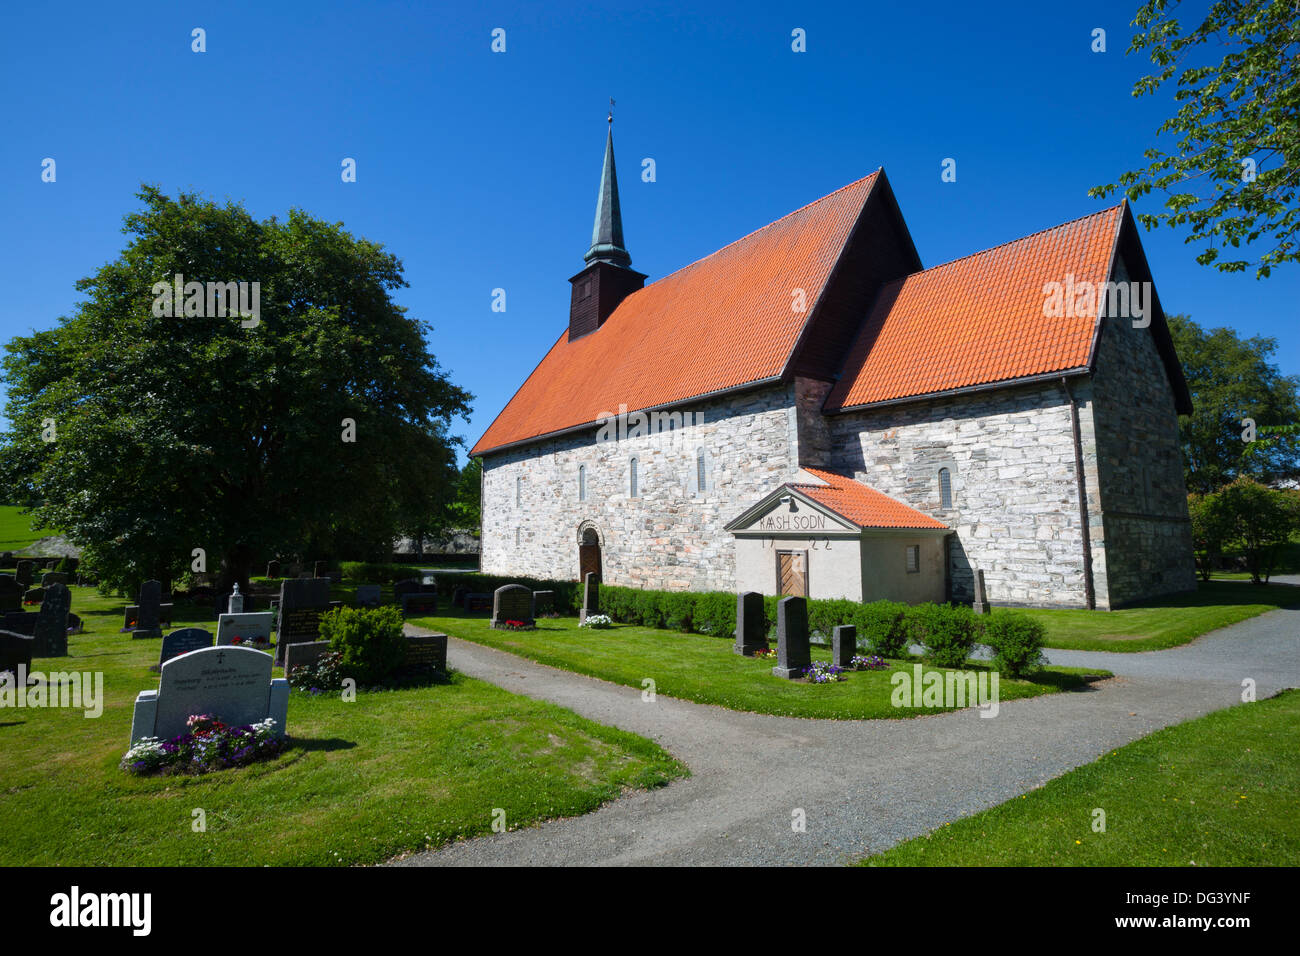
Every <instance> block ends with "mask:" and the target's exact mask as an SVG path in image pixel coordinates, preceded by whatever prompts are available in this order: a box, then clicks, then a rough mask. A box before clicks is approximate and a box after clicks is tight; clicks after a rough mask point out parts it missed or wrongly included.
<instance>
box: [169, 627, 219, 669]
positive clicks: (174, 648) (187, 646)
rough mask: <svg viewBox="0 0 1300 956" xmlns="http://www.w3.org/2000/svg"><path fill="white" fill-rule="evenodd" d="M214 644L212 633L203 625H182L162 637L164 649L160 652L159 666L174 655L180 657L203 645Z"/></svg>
mask: <svg viewBox="0 0 1300 956" xmlns="http://www.w3.org/2000/svg"><path fill="white" fill-rule="evenodd" d="M211 646H212V633H211V632H210V631H205V630H203V628H201V627H182V628H181V629H180V630H179V631H172V632H171V633H170V634H166V635H164V636H163V639H162V650H161V651H160V652H159V654H158V666H159V667H161V666H162V665H163V664H166V663H167V662H168V661H169V660H171V659H172V658H173V657H180V656H181V655H182V654H188V653H189V652H190V651H197V650H198V649H199V648H201V647H211Z"/></svg>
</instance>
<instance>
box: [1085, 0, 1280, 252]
mask: <svg viewBox="0 0 1300 956" xmlns="http://www.w3.org/2000/svg"><path fill="white" fill-rule="evenodd" d="M1179 5H1180V4H1179V2H1178V0H1172V2H1171V0H1148V2H1147V3H1144V4H1143V5H1142V6H1141V7H1140V8H1138V11H1137V14H1136V16H1135V17H1134V20H1133V26H1134V27H1136V28H1137V29H1138V30H1139V31H1140V32H1138V33H1137V34H1136V35H1135V36H1134V37H1133V40H1132V42H1131V44H1130V45H1129V48H1128V51H1127V52H1129V53H1136V52H1143V51H1144V52H1145V53H1146V54H1147V55H1148V56H1149V57H1150V60H1151V62H1152V63H1153V64H1154V65H1155V67H1156V72H1155V73H1153V74H1150V75H1147V76H1143V77H1142V78H1141V79H1139V80H1138V81H1137V83H1136V84H1135V85H1134V87H1133V95H1134V96H1137V97H1140V96H1145V95H1149V94H1154V93H1155V92H1156V91H1157V90H1159V89H1160V88H1161V87H1162V86H1164V85H1165V84H1171V85H1172V86H1173V87H1174V94H1173V95H1174V99H1175V101H1176V102H1177V103H1178V104H1179V106H1178V109H1177V110H1176V112H1175V113H1174V115H1173V116H1171V117H1169V118H1168V119H1167V120H1165V121H1164V122H1163V123H1162V124H1161V125H1160V127H1159V128H1158V129H1157V130H1156V136H1157V137H1160V136H1162V135H1164V134H1168V135H1169V136H1171V137H1173V138H1174V140H1175V142H1174V143H1173V144H1172V145H1173V146H1174V147H1175V148H1174V149H1173V150H1172V151H1170V152H1166V151H1165V150H1164V149H1162V148H1158V147H1154V146H1153V147H1151V148H1149V149H1147V150H1145V151H1144V153H1143V156H1144V158H1146V159H1147V160H1148V161H1149V165H1147V166H1146V168H1144V169H1139V170H1132V171H1129V172H1126V173H1124V174H1123V175H1121V176H1120V177H1119V181H1118V182H1117V183H1111V184H1109V185H1105V186H1097V187H1094V188H1093V189H1092V190H1090V191H1089V194H1090V195H1092V196H1109V195H1110V194H1111V193H1113V192H1114V191H1115V190H1116V189H1119V188H1123V190H1124V192H1125V193H1126V194H1127V196H1128V198H1129V199H1130V200H1137V199H1139V198H1140V197H1142V196H1145V195H1147V194H1148V193H1150V192H1152V191H1153V190H1157V189H1158V190H1160V191H1162V192H1163V193H1164V205H1165V209H1166V210H1167V211H1165V212H1161V213H1155V214H1143V213H1140V214H1138V217H1137V218H1138V219H1139V220H1140V221H1141V222H1142V224H1143V225H1145V226H1146V227H1147V228H1148V229H1150V228H1154V227H1155V226H1157V225H1159V224H1160V223H1165V224H1166V225H1169V226H1171V227H1178V226H1184V225H1190V226H1191V232H1190V234H1189V235H1188V236H1187V238H1186V240H1185V241H1186V242H1188V243H1206V246H1205V248H1204V250H1203V251H1202V252H1201V253H1200V255H1198V256H1197V257H1196V261H1197V262H1199V263H1201V264H1202V265H1210V264H1213V265H1214V267H1215V268H1216V269H1219V270H1221V271H1223V272H1244V271H1245V270H1246V268H1247V267H1248V266H1250V265H1252V263H1251V262H1250V261H1248V260H1246V259H1238V258H1231V259H1227V258H1225V259H1221V258H1220V251H1221V250H1222V249H1223V248H1225V247H1227V246H1231V247H1232V248H1233V249H1236V248H1239V247H1240V246H1241V245H1243V244H1245V245H1250V244H1252V243H1255V242H1257V241H1259V240H1261V239H1263V240H1264V241H1265V242H1266V243H1270V244H1271V247H1267V248H1265V249H1264V250H1263V251H1262V253H1261V254H1260V256H1259V258H1258V259H1257V260H1256V261H1255V262H1254V263H1253V265H1254V266H1255V275H1256V278H1263V277H1265V276H1267V275H1268V274H1269V272H1270V271H1271V269H1272V268H1273V266H1276V265H1279V264H1280V263H1283V262H1296V261H1300V242H1297V230H1300V205H1298V204H1297V202H1296V190H1297V188H1300V122H1297V114H1298V113H1300V14H1297V11H1296V3H1295V0H1213V2H1211V3H1210V4H1209V8H1208V10H1207V11H1205V13H1204V18H1203V19H1202V20H1201V21H1200V23H1199V24H1197V25H1196V26H1195V27H1194V28H1193V29H1191V30H1189V31H1185V30H1184V28H1183V25H1182V24H1181V23H1180V22H1179V21H1178V19H1177V17H1176V16H1175V12H1176V10H1177V8H1178V7H1179ZM1192 22H1195V21H1194V20H1193V21H1192ZM1220 55H1221V56H1222V59H1221V60H1219V61H1218V62H1217V63H1216V62H1214V58H1215V57H1217V56H1220Z"/></svg>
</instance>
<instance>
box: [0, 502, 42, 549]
mask: <svg viewBox="0 0 1300 956" xmlns="http://www.w3.org/2000/svg"><path fill="white" fill-rule="evenodd" d="M21 512H22V509H21V508H20V507H19V506H18V505H0V551H22V550H23V549H24V548H26V547H27V546H28V545H30V544H32V543H34V542H36V541H39V540H41V538H44V537H46V536H47V535H51V534H54V532H53V531H49V530H46V531H45V532H44V533H41V532H37V531H34V530H33V529H32V523H31V516H30V515H25V514H22V513H21Z"/></svg>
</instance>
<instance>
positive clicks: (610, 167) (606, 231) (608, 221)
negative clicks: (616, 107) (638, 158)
mask: <svg viewBox="0 0 1300 956" xmlns="http://www.w3.org/2000/svg"><path fill="white" fill-rule="evenodd" d="M609 123H610V126H609V135H608V136H607V137H606V138H605V168H604V169H603V170H601V173H600V192H599V193H598V194H597V195H596V224H595V225H594V226H592V229H591V248H590V249H588V250H587V254H586V255H585V256H583V257H582V258H583V259H584V260H586V261H587V262H589V263H590V262H609V263H612V264H613V265H616V266H623V267H624V268H626V267H628V266H630V265H631V264H632V256H631V255H630V254H629V253H628V251H627V250H626V249H624V248H623V215H622V213H620V212H619V208H618V176H617V174H616V173H615V172H614V118H613V112H612V111H611V113H610V120H609Z"/></svg>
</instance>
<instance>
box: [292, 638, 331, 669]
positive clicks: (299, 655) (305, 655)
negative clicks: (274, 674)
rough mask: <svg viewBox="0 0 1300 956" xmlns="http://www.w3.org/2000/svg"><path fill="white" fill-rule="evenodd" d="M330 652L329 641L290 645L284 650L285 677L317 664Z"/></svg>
mask: <svg viewBox="0 0 1300 956" xmlns="http://www.w3.org/2000/svg"><path fill="white" fill-rule="evenodd" d="M329 652H330V642H329V641H306V642H303V643H301V644H289V645H288V646H287V647H285V649H284V676H285V677H288V676H289V675H290V674H291V673H293V671H294V670H295V669H296V668H299V667H305V666H306V665H308V664H315V663H316V662H317V661H318V660H320V659H321V658H322V657H324V656H325V655H326V654H328V653H329Z"/></svg>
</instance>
